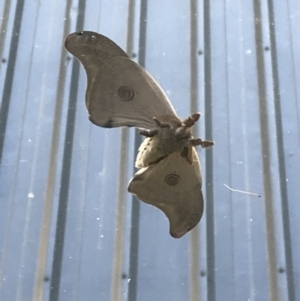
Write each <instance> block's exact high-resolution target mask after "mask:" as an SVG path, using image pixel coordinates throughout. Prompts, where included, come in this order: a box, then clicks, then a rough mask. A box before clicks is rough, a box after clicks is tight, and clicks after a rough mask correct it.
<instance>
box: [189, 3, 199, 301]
mask: <svg viewBox="0 0 300 301" xmlns="http://www.w3.org/2000/svg"><path fill="white" fill-rule="evenodd" d="M190 18H191V21H190V57H191V59H190V111H191V113H195V112H198V111H199V108H198V107H199V104H198V95H199V94H198V72H199V70H198V51H197V49H198V6H197V0H191V2H190ZM193 131H194V134H195V137H198V136H199V135H198V133H199V131H198V127H194V130H193ZM199 227H200V224H199V226H198V227H196V228H194V229H193V230H192V231H191V234H190V250H189V252H190V267H191V268H190V275H189V277H190V278H189V281H190V300H191V301H197V300H199V297H200V283H199V273H200V267H199V260H200V249H199V244H200V239H199Z"/></svg>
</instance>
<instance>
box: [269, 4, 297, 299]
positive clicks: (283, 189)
mask: <svg viewBox="0 0 300 301" xmlns="http://www.w3.org/2000/svg"><path fill="white" fill-rule="evenodd" d="M268 12H269V19H270V20H269V31H270V41H271V45H270V48H271V64H272V71H273V93H274V106H275V114H276V121H275V122H276V123H275V124H276V137H277V140H278V142H277V152H278V166H279V178H280V184H279V185H280V196H281V206H282V221H283V232H284V249H285V262H286V273H287V286H288V297H289V301H295V300H296V296H295V280H294V266H293V254H292V241H291V229H290V211H289V203H288V192H287V183H286V178H287V177H286V168H285V166H286V165H285V155H284V141H283V126H282V113H281V96H280V83H279V74H278V73H279V72H278V57H277V48H276V47H277V46H276V27H275V26H276V25H275V17H274V7H273V0H268Z"/></svg>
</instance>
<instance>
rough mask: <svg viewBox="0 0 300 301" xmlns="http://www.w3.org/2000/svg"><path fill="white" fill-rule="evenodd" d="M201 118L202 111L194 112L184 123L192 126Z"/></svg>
mask: <svg viewBox="0 0 300 301" xmlns="http://www.w3.org/2000/svg"><path fill="white" fill-rule="evenodd" d="M199 118H200V113H194V114H192V115H190V116H189V117H188V118H187V119H185V120H183V123H184V124H185V125H186V126H187V127H188V128H190V127H191V126H193V125H194V124H195V122H196V121H198V120H199Z"/></svg>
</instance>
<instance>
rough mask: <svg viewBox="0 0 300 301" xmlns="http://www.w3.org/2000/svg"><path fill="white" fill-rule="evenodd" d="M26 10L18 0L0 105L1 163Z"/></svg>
mask: <svg viewBox="0 0 300 301" xmlns="http://www.w3.org/2000/svg"><path fill="white" fill-rule="evenodd" d="M23 11H24V0H20V1H17V6H16V12H15V19H14V26H13V35H12V38H11V43H10V48H9V49H10V50H9V58H8V64H7V73H6V78H5V83H4V90H3V94H2V102H1V107H0V164H1V162H2V154H3V147H4V139H5V135H6V126H7V118H8V114H9V108H10V100H11V92H12V86H13V81H14V75H15V66H16V60H17V54H18V48H19V47H18V46H19V38H20V31H21V24H22V18H23Z"/></svg>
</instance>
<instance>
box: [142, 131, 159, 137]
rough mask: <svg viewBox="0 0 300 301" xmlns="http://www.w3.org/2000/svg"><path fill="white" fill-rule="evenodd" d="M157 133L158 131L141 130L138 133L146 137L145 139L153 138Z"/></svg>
mask: <svg viewBox="0 0 300 301" xmlns="http://www.w3.org/2000/svg"><path fill="white" fill-rule="evenodd" d="M158 132H159V130H158V129H153V130H148V131H147V130H142V131H140V134H141V135H143V136H146V137H153V136H155V135H157V134H158Z"/></svg>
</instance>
